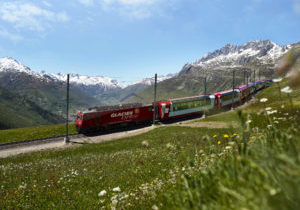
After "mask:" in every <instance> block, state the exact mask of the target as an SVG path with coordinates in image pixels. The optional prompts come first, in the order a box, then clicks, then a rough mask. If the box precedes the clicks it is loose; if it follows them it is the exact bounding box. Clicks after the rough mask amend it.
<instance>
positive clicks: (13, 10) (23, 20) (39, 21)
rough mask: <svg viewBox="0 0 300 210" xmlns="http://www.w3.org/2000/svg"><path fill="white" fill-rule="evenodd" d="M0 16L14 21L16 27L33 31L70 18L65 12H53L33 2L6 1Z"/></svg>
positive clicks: (1, 7)
mask: <svg viewBox="0 0 300 210" xmlns="http://www.w3.org/2000/svg"><path fill="white" fill-rule="evenodd" d="M0 17H1V19H2V20H4V21H6V22H9V23H12V24H13V26H14V27H15V28H25V29H29V30H32V31H44V30H45V28H47V27H49V26H50V23H51V22H52V23H53V22H66V21H68V20H69V17H68V15H67V14H66V13H65V12H57V13H56V12H53V11H50V10H47V9H43V8H40V7H38V6H36V5H33V4H31V3H21V2H4V3H0Z"/></svg>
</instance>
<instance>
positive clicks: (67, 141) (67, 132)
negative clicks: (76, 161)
mask: <svg viewBox="0 0 300 210" xmlns="http://www.w3.org/2000/svg"><path fill="white" fill-rule="evenodd" d="M69 89H70V74H68V76H67V113H66V115H67V117H66V118H67V119H66V137H65V143H69V142H70V139H69Z"/></svg>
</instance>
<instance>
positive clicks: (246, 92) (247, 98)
mask: <svg viewBox="0 0 300 210" xmlns="http://www.w3.org/2000/svg"><path fill="white" fill-rule="evenodd" d="M246 79H247V83H246V84H247V92H246V94H247V95H246V101H248V95H249V94H250V91H249V90H248V72H247V78H246ZM248 93H249V94H248Z"/></svg>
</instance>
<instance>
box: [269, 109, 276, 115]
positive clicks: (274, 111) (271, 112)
mask: <svg viewBox="0 0 300 210" xmlns="http://www.w3.org/2000/svg"><path fill="white" fill-rule="evenodd" d="M274 113H277V110H273V111H267V115H271V114H274Z"/></svg>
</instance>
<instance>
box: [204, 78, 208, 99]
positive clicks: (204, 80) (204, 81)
mask: <svg viewBox="0 0 300 210" xmlns="http://www.w3.org/2000/svg"><path fill="white" fill-rule="evenodd" d="M206 87H207V86H206V77H204V95H206Z"/></svg>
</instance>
